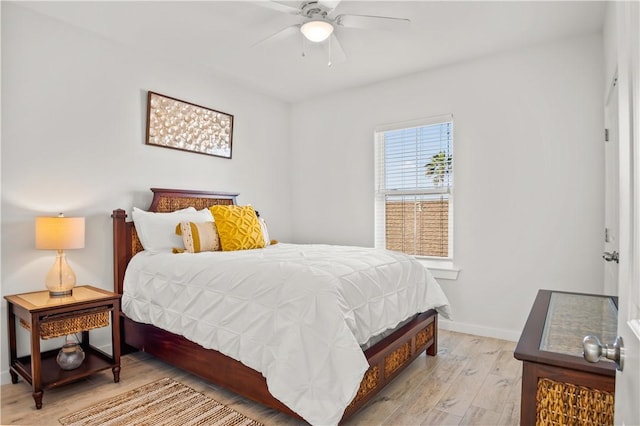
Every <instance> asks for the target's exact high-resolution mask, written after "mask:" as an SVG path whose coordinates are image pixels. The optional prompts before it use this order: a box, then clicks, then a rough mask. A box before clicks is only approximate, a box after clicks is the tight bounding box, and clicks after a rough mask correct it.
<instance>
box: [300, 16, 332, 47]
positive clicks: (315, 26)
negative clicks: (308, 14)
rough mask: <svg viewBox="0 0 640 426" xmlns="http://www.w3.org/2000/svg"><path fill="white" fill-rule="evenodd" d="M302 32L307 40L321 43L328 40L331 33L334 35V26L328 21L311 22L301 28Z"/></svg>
mask: <svg viewBox="0 0 640 426" xmlns="http://www.w3.org/2000/svg"><path fill="white" fill-rule="evenodd" d="M300 31H301V32H302V34H304V36H305V37H306V38H307V40H309V41H313V42H315V43H320V42H321V41H325V40H326V39H328V38H329V36H330V35H331V33H333V25H331V23H330V22H327V21H320V20H315V21H309V22H305V23H304V24H303V25H302V26H301V27H300Z"/></svg>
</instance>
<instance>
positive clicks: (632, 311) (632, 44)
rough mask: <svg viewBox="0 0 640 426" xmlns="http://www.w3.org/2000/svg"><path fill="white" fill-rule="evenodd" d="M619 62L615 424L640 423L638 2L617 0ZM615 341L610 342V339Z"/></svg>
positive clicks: (639, 71) (639, 14)
mask: <svg viewBox="0 0 640 426" xmlns="http://www.w3.org/2000/svg"><path fill="white" fill-rule="evenodd" d="M615 8H616V26H617V28H618V34H617V39H618V41H617V43H616V44H617V48H618V52H617V60H618V84H617V86H618V94H617V96H618V143H619V151H620V155H619V170H620V173H619V177H620V179H619V186H620V189H619V197H620V199H619V206H620V214H619V218H620V219H619V220H620V221H619V228H620V231H619V247H620V264H619V270H618V274H619V275H618V295H619V306H618V334H619V335H620V336H621V337H622V339H623V343H624V361H623V362H624V365H623V369H622V371H618V372H617V374H616V396H615V401H616V402H615V404H616V406H615V423H616V424H619V425H640V404H639V403H638V401H640V206H639V204H640V92H639V90H640V76H639V73H640V70H639V68H640V66H639V64H638V59H639V58H638V56H639V55H640V53H639V51H640V31H639V28H640V3H639V2H616V3H615ZM607 343H611V342H607Z"/></svg>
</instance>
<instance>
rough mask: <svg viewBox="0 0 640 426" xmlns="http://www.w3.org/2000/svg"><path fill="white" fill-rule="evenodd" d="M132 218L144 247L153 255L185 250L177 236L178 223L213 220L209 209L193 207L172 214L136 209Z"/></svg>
mask: <svg viewBox="0 0 640 426" xmlns="http://www.w3.org/2000/svg"><path fill="white" fill-rule="evenodd" d="M131 216H132V218H133V222H134V224H135V226H136V232H137V233H138V238H140V243H141V244H142V247H144V249H145V250H148V251H150V252H152V253H159V252H166V251H168V252H171V251H172V249H173V248H174V247H179V248H182V249H184V245H183V244H182V238H181V237H180V236H178V235H176V224H177V223H180V222H182V221H190V222H207V221H209V222H210V221H212V220H213V217H212V216H211V212H210V211H209V210H208V209H202V210H196V209H195V208H193V207H189V208H186V209H182V210H176V211H175V212H171V213H156V212H148V211H144V210H140V209H139V208H137V207H134V208H133V213H132V215H131Z"/></svg>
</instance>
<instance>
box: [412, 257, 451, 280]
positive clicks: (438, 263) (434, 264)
mask: <svg viewBox="0 0 640 426" xmlns="http://www.w3.org/2000/svg"><path fill="white" fill-rule="evenodd" d="M417 259H418V260H419V261H420V263H422V264H423V265H424V266H425V267H426V268H427V269H428V270H429V271H431V273H432V274H433V276H434V277H435V278H437V279H443V280H457V279H458V274H459V273H460V268H457V267H456V266H454V265H453V262H452V261H450V260H433V259H425V258H419V257H418V258H417Z"/></svg>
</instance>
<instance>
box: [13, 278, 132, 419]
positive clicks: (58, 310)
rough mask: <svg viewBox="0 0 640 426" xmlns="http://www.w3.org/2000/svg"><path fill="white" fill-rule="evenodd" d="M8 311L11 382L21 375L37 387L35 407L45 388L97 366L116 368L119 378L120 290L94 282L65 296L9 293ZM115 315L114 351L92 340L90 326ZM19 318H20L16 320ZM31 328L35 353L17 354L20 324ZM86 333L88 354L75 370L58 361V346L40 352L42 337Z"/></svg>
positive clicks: (95, 369)
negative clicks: (61, 366)
mask: <svg viewBox="0 0 640 426" xmlns="http://www.w3.org/2000/svg"><path fill="white" fill-rule="evenodd" d="M4 298H5V299H6V300H7V305H8V314H9V321H8V327H9V373H10V374H11V382H12V383H17V382H18V375H20V376H22V377H23V378H24V379H25V380H26V381H27V382H29V383H30V384H31V385H32V387H33V399H34V401H35V403H36V408H37V409H40V408H42V395H43V391H44V390H47V389H52V388H55V387H57V386H61V385H64V384H67V383H70V382H73V381H76V380H78V379H81V378H83V377H87V376H89V375H91V374H94V373H97V372H98V371H102V370H106V369H108V368H111V370H112V371H113V381H114V382H116V383H117V382H119V381H120V298H121V295H119V294H116V293H112V292H110V291H106V290H102V289H99V288H95V287H91V286H79V287H74V289H73V294H72V295H71V296H66V297H50V296H49V292H48V291H37V292H33V293H24V294H16V295H11V296H5V297H4ZM109 316H111V348H112V355H108V354H107V353H105V352H103V351H101V350H100V349H98V348H96V347H94V346H92V345H91V344H90V343H89V330H92V329H95V328H100V327H106V326H107V325H109ZM16 320H17V321H16ZM18 324H19V325H21V326H22V327H24V328H25V329H27V330H29V331H30V334H31V355H27V356H21V357H18V352H17V349H16V326H17V325H18ZM75 333H82V338H81V342H80V344H81V346H82V349H83V351H84V353H85V359H84V361H83V362H82V364H81V365H80V367H78V368H76V369H74V370H63V369H61V368H60V367H59V366H58V364H57V362H56V356H57V355H58V351H59V349H55V350H51V351H47V352H41V351H40V339H49V338H52V337H59V336H66V335H68V334H75Z"/></svg>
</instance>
